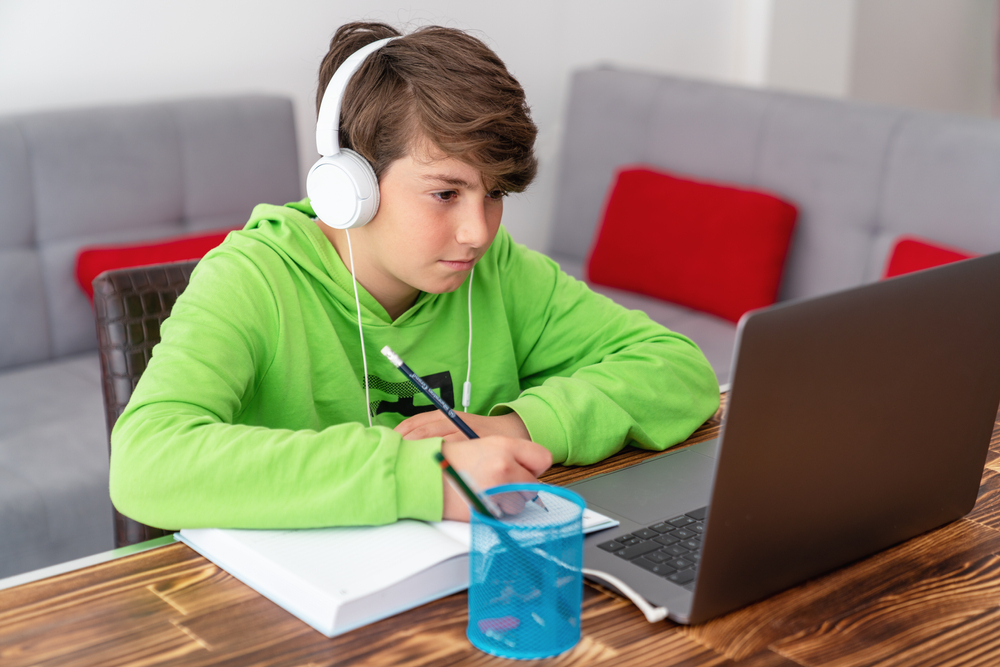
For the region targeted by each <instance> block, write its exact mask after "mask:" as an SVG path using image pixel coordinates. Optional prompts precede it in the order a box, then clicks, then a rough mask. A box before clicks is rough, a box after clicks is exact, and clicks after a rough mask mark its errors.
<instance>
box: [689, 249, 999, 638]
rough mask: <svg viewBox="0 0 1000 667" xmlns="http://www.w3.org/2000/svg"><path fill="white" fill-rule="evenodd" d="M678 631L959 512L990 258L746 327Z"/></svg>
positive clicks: (984, 369)
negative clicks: (690, 595) (693, 580)
mask: <svg viewBox="0 0 1000 667" xmlns="http://www.w3.org/2000/svg"><path fill="white" fill-rule="evenodd" d="M737 340H738V344H737V349H736V351H735V353H734V358H735V362H734V373H733V384H732V391H731V394H730V402H729V407H728V412H727V417H726V423H725V425H724V427H723V435H722V440H721V450H720V452H719V458H718V466H717V469H716V474H715V480H714V485H713V491H712V499H711V504H710V509H709V514H708V521H707V524H706V531H705V535H704V546H703V551H702V559H701V564H700V568H699V572H698V580H697V585H696V588H695V595H694V600H693V605H692V609H691V615H690V619H689V620H690V622H692V623H698V622H701V621H704V620H707V619H709V618H712V617H714V616H717V615H719V614H722V613H725V612H727V611H730V610H732V609H735V608H737V607H740V606H743V605H745V604H748V603H750V602H753V601H755V600H758V599H761V598H764V597H767V596H768V595H771V594H773V593H775V592H777V591H780V590H782V589H785V588H788V587H790V586H793V585H795V584H798V583H800V582H802V581H804V580H806V579H808V578H810V577H813V576H816V575H818V574H822V573H824V572H826V571H829V570H831V569H833V568H836V567H839V566H841V565H843V564H845V563H849V562H851V561H854V560H857V559H859V558H862V557H864V556H867V555H869V554H872V553H874V552H877V551H879V550H882V549H885V548H886V547H889V546H891V545H893V544H896V543H898V542H901V541H903V540H906V539H908V538H910V537H912V536H914V535H917V534H919V533H922V532H924V531H927V530H930V529H932V528H935V527H937V526H940V525H942V524H944V523H947V522H949V521H952V520H954V519H956V518H958V517H960V516H962V515H964V514H966V513H968V512H969V511H970V510H971V509H972V507H973V505H974V504H975V500H976V495H977V492H978V489H979V483H980V479H981V476H982V472H983V466H984V464H985V458H986V454H987V448H988V446H989V441H990V436H991V433H992V429H993V424H994V420H995V417H996V414H997V408H998V404H1000V254H996V255H989V256H986V257H981V258H978V259H973V260H967V261H964V262H959V263H957V264H952V265H948V266H943V267H939V268H936V269H932V270H929V271H924V272H920V273H915V274H910V275H907V276H902V277H899V278H894V279H891V280H887V281H883V282H880V283H874V284H871V285H865V286H862V287H859V288H855V289H851V290H847V291H844V292H839V293H835V294H831V295H827V296H822V297H819V298H815V299H810V300H807V301H798V302H792V303H788V304H781V305H777V306H774V307H771V308H769V309H766V310H762V311H758V312H754V313H751V314H748V315H747V316H745V317H744V318H743V320H742V321H741V322H740V326H739V331H738V335H737Z"/></svg>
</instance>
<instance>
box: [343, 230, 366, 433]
mask: <svg viewBox="0 0 1000 667" xmlns="http://www.w3.org/2000/svg"><path fill="white" fill-rule="evenodd" d="M344 234H346V235H347V256H348V257H349V258H350V260H351V282H352V283H353V284H354V305H355V306H357V313H358V337H359V338H360V339H361V363H362V364H363V365H364V367H365V414H366V415H368V427H369V428H371V425H372V407H371V406H372V401H371V397H370V396H369V395H368V357H367V355H365V333H364V330H363V329H362V328H361V299H360V298H359V297H358V279H357V277H356V276H355V274H354V250H353V249H352V248H351V232H349V231H347V230H346V229H345V230H344Z"/></svg>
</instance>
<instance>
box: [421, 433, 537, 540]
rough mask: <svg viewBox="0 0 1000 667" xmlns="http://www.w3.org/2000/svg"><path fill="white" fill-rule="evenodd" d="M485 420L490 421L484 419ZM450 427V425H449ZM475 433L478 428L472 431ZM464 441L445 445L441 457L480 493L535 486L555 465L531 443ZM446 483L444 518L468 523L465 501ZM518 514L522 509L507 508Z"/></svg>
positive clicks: (489, 439) (493, 439)
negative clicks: (512, 486) (519, 485)
mask: <svg viewBox="0 0 1000 667" xmlns="http://www.w3.org/2000/svg"><path fill="white" fill-rule="evenodd" d="M484 419H490V418H489V417H485V418H484ZM449 423H450V422H449ZM473 430H475V428H473ZM462 437H463V439H462V440H460V441H456V442H445V444H444V445H442V446H441V453H442V454H444V457H445V458H446V459H448V463H450V464H451V465H452V467H453V468H455V470H461V471H462V472H464V473H465V474H466V475H468V476H470V477H472V479H473V480H475V483H476V485H477V486H478V487H479V489H480V490H485V489H489V488H492V487H494V486H499V485H501V484H515V483H535V482H537V481H538V476H539V475H541V474H542V473H543V472H545V471H546V470H548V469H549V466H551V465H552V454H551V453H550V452H549V450H547V449H545V448H544V447H542V446H541V445H538V444H535V443H533V442H531V441H530V440H521V439H517V438H508V437H504V436H486V437H482V438H479V439H478V440H467V439H465V436H462ZM442 478H443V479H444V512H443V515H444V516H443V518H445V519H452V520H455V521H468V520H469V507H468V505H466V503H465V500H464V499H463V498H462V496H461V495H460V494H459V493H458V491H456V490H455V488H454V487H453V486H452V485H451V482H449V481H448V480H447V478H446V477H444V476H443V475H442ZM504 510H505V511H507V512H510V513H516V512H517V511H519V508H506V507H505V508H504Z"/></svg>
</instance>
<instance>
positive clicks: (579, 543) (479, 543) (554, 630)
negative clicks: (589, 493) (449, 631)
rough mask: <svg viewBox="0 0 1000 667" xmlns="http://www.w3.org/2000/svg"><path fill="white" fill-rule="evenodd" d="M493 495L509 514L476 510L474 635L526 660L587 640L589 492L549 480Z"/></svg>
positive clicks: (482, 644)
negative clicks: (583, 622)
mask: <svg viewBox="0 0 1000 667" xmlns="http://www.w3.org/2000/svg"><path fill="white" fill-rule="evenodd" d="M486 494H487V495H489V496H490V497H491V498H492V499H493V500H494V501H496V502H497V504H498V505H500V507H501V508H502V509H503V510H504V512H505V513H506V516H505V517H504V518H503V519H502V520H497V519H493V518H492V517H486V516H483V515H481V514H479V513H477V512H472V519H471V522H470V523H471V526H472V549H471V553H470V563H469V568H470V571H469V575H470V576H469V627H468V630H467V632H466V635H467V636H468V638H469V641H470V642H472V644H473V645H474V646H475V647H476V648H478V649H480V650H481V651H485V652H486V653H489V654H491V655H496V656H500V657H503V658H516V659H519V660H532V659H536V658H547V657H550V656H554V655H559V654H560V653H563V652H564V651H568V650H569V649H571V648H573V647H574V646H575V645H576V643H577V642H578V641H580V608H581V604H582V601H583V577H582V573H581V568H582V567H583V509H584V507H585V503H584V500H583V498H581V497H580V496H579V495H577V494H576V493H573V492H572V491H569V490H567V489H563V488H560V487H556V486H548V485H545V484H508V485H505V486H498V487H496V488H493V489H490V490H488V491H487V492H486ZM536 495H537V500H533V499H534V498H535V497H536Z"/></svg>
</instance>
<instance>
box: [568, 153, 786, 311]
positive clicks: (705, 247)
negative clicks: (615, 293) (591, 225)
mask: <svg viewBox="0 0 1000 667" xmlns="http://www.w3.org/2000/svg"><path fill="white" fill-rule="evenodd" d="M797 215H798V211H797V210H796V208H795V207H794V206H792V205H791V204H789V203H787V202H785V201H782V200H781V199H778V198H777V197H775V196H773V195H770V194H767V193H764V192H757V191H753V190H748V189H745V188H739V187H732V186H726V185H717V184H712V183H705V182H700V181H694V180H690V179H686V178H678V177H676V176H671V175H669V174H665V173H662V172H656V171H652V170H650V169H645V168H631V169H625V170H623V171H621V172H619V173H618V178H617V180H616V181H615V183H614V186H613V187H612V190H611V194H610V197H609V199H608V202H607V205H606V208H605V212H604V220H603V221H602V223H601V227H600V231H599V232H598V234H597V239H596V241H595V243H594V247H593V249H592V250H591V253H590V257H589V259H588V264H587V271H588V276H589V278H590V280H591V281H592V282H595V283H598V284H601V285H607V286H609V287H617V288H620V289H625V290H630V291H633V292H640V293H642V294H646V295H649V296H653V297H657V298H659V299H664V300H666V301H672V302H674V303H678V304H681V305H684V306H688V307H690V308H695V309H697V310H702V311H705V312H708V313H712V314H714V315H718V316H720V317H724V318H726V319H727V320H732V321H733V322H737V321H739V319H740V316H741V315H743V313H745V312H746V311H748V310H751V309H753V308H760V307H763V306H768V305H770V304H772V303H774V301H775V300H776V299H777V296H778V287H779V285H780V284H781V273H782V270H783V268H784V265H785V256H786V255H787V254H788V246H789V244H790V242H791V238H792V231H793V230H794V228H795V218H796V216H797Z"/></svg>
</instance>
